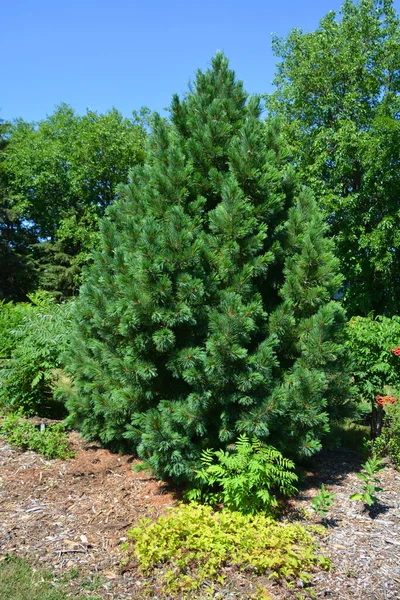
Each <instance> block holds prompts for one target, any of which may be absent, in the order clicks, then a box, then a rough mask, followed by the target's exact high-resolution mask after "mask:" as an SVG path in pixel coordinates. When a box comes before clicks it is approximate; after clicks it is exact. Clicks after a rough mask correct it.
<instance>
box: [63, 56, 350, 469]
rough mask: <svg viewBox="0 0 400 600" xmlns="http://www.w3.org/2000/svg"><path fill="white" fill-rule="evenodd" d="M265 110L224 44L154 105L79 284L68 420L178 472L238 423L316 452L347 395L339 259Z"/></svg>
mask: <svg viewBox="0 0 400 600" xmlns="http://www.w3.org/2000/svg"><path fill="white" fill-rule="evenodd" d="M260 114H261V105H260V100H259V98H257V97H251V98H248V97H247V95H246V93H245V92H244V90H243V85H242V83H241V82H240V81H237V80H236V79H235V75H234V72H233V71H231V70H229V68H228V61H227V59H226V58H225V57H224V56H223V55H222V54H221V53H218V54H217V55H216V56H215V58H214V59H213V61H212V67H211V68H210V69H209V70H207V71H206V72H204V73H202V72H198V73H197V75H196V79H195V83H194V84H193V86H192V87H191V88H190V90H189V92H188V94H187V96H186V97H185V98H184V99H183V100H180V99H179V98H178V97H177V96H175V97H174V98H173V102H172V106H171V119H170V121H167V120H165V119H162V118H160V117H159V116H156V117H155V118H154V121H153V133H152V136H151V140H150V147H149V152H148V158H147V160H146V163H145V165H144V166H138V167H136V168H135V169H134V170H133V171H132V173H131V179H130V183H129V184H128V185H127V186H124V187H123V188H121V190H120V198H119V200H118V201H117V202H116V203H115V204H114V205H113V206H112V207H111V208H110V209H109V210H108V216H107V218H106V219H104V221H103V223H102V231H101V248H100V250H99V251H98V253H97V254H96V255H95V257H94V264H93V265H92V267H91V268H90V270H88V272H87V274H86V282H85V284H84V285H83V287H82V289H81V294H80V299H79V302H78V308H77V313H76V323H77V327H76V331H75V335H74V338H73V340H72V341H71V345H70V349H69V352H68V356H67V362H68V368H69V371H70V372H71V373H72V374H73V376H74V383H73V388H72V391H71V394H70V397H69V399H68V403H67V404H68V408H69V411H70V421H71V422H73V423H74V425H78V426H79V427H80V428H81V430H82V432H83V433H84V435H85V436H87V437H90V438H97V439H100V440H101V441H102V442H104V443H113V444H118V443H121V442H122V441H124V440H125V441H126V440H127V441H128V442H129V443H130V444H131V447H133V448H135V449H136V450H137V452H138V455H139V456H140V457H142V458H144V459H145V460H146V461H147V462H148V464H150V465H151V467H152V468H153V469H154V470H155V472H156V473H157V474H159V475H160V476H164V477H172V478H174V479H175V480H190V479H192V473H193V469H194V468H195V467H196V466H198V463H199V455H200V453H201V451H202V449H204V448H206V447H213V448H218V447H225V446H226V445H228V444H230V443H232V442H233V441H234V440H235V439H236V438H237V437H238V435H239V434H240V433H246V434H248V435H249V436H253V435H256V436H258V437H259V438H260V439H262V440H267V439H268V441H269V442H270V443H274V444H275V445H276V446H278V447H279V449H281V450H283V451H284V452H286V453H291V454H297V455H307V454H311V453H312V452H315V451H316V450H318V449H319V448H320V439H321V436H322V435H323V432H324V431H326V429H327V427H328V424H329V418H330V415H334V416H337V415H340V414H341V413H342V412H343V410H344V406H345V402H344V398H343V391H344V389H345V384H346V382H345V375H344V374H343V364H342V361H341V356H342V355H343V339H342V335H343V323H344V315H343V312H342V309H341V307H340V305H339V304H338V303H337V302H335V301H334V300H332V298H333V296H334V294H335V291H336V290H337V289H338V287H339V285H340V282H341V278H340V275H338V271H337V269H338V264H337V260H336V258H335V257H334V255H333V248H332V244H331V242H330V241H329V240H327V239H326V238H325V237H324V234H325V225H324V223H323V221H322V219H321V217H320V215H319V213H318V211H317V208H316V205H315V203H314V200H313V197H312V195H311V194H310V192H308V191H307V190H305V189H304V190H301V189H298V187H297V186H296V181H295V178H294V175H293V170H292V168H291V167H290V165H289V157H288V156H287V155H286V153H285V147H284V145H283V144H282V141H281V138H280V134H279V128H278V127H277V126H274V125H271V126H268V127H266V126H265V124H264V123H263V122H262V121H261V119H260Z"/></svg>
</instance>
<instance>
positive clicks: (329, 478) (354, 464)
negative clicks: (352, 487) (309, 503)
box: [299, 449, 365, 491]
mask: <svg viewBox="0 0 400 600" xmlns="http://www.w3.org/2000/svg"><path fill="white" fill-rule="evenodd" d="M364 462H365V459H364V457H363V456H362V455H361V454H358V453H357V452H354V451H351V450H345V449H335V450H322V451H321V452H320V453H319V454H317V455H315V456H312V457H311V458H310V459H308V460H307V461H306V462H303V463H302V464H300V465H299V467H300V469H301V470H302V472H301V474H300V477H299V490H300V491H306V490H307V489H309V488H315V487H317V488H319V487H321V485H322V484H324V485H338V484H340V483H341V482H342V481H343V480H344V479H345V478H346V477H347V476H348V475H349V474H350V473H359V472H360V471H361V470H362V465H363V463H364Z"/></svg>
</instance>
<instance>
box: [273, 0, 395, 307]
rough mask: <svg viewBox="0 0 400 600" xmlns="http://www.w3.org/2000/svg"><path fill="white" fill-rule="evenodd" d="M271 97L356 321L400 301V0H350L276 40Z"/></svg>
mask: <svg viewBox="0 0 400 600" xmlns="http://www.w3.org/2000/svg"><path fill="white" fill-rule="evenodd" d="M274 51H275V54H276V55H277V56H280V57H281V59H282V62H280V63H279V65H278V72H277V75H276V79H275V84H276V86H277V91H276V92H275V94H273V96H272V97H270V98H269V100H268V102H269V108H270V112H271V114H272V115H274V116H276V115H279V116H281V117H282V120H283V127H284V128H285V129H286V133H287V136H288V140H290V142H291V143H292V146H293V152H294V155H295V157H296V161H297V162H298V165H299V172H300V175H301V177H302V178H303V181H304V182H306V183H307V184H308V185H310V186H311V187H312V189H313V190H314V193H315V195H316V198H317V200H318V202H319V204H320V205H321V207H322V208H323V209H324V212H325V216H326V219H327V220H328V222H329V224H330V225H331V232H332V234H333V235H334V237H335V238H336V242H337V248H338V253H339V257H340V260H341V270H342V273H343V275H344V277H345V286H344V288H343V292H344V300H345V304H346V306H347V308H348V311H349V312H350V313H353V314H361V315H365V314H367V313H368V312H370V311H371V310H375V311H376V312H378V313H385V314H388V315H390V314H393V313H395V312H397V311H398V307H399V304H400V211H399V201H398V190H399V187H400V121H399V116H400V104H399V91H400V28H399V19H398V15H397V13H396V11H395V9H394V6H393V1H392V0H360V1H359V2H352V1H351V0H346V1H345V2H344V4H343V7H342V9H341V16H340V18H339V19H337V16H336V14H335V13H334V12H330V13H328V15H327V16H326V17H324V18H323V19H322V20H321V22H320V25H319V27H318V29H317V30H316V31H314V32H312V33H302V32H301V31H300V30H297V29H294V30H292V31H291V32H290V34H289V35H288V37H287V38H286V39H277V38H276V39H275V40H274Z"/></svg>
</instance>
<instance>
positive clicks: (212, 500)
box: [186, 435, 297, 514]
mask: <svg viewBox="0 0 400 600" xmlns="http://www.w3.org/2000/svg"><path fill="white" fill-rule="evenodd" d="M201 462H202V469H200V470H199V471H197V472H196V478H197V480H199V481H200V483H201V486H200V487H199V488H195V489H192V490H190V491H188V492H187V493H186V498H187V499H188V500H196V501H203V502H206V503H207V504H211V505H216V504H223V505H224V506H225V507H226V508H229V509H231V510H236V511H239V512H241V513H243V514H256V513H257V512H260V511H265V512H267V513H269V512H272V511H273V510H274V509H275V508H276V507H277V506H278V501H277V498H276V493H277V492H279V493H280V494H282V495H283V496H292V495H294V494H296V493H297V489H296V487H295V485H294V484H295V482H296V481H297V475H296V474H295V473H294V472H293V469H294V467H295V465H294V463H293V462H292V461H291V460H289V459H287V458H284V457H283V456H282V454H281V453H280V452H279V451H278V450H276V448H273V447H272V446H266V445H264V444H262V443H261V442H260V440H258V439H257V438H253V439H252V440H251V441H250V440H249V438H248V437H247V436H246V435H241V436H240V437H239V439H238V440H237V442H236V444H235V445H234V447H233V449H232V450H231V451H224V450H216V451H215V450H212V449H207V450H204V451H203V453H202V456H201Z"/></svg>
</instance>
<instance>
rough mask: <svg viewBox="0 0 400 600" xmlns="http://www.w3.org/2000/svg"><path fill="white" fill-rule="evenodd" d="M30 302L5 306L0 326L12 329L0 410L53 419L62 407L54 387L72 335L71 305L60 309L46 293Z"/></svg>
mask: <svg viewBox="0 0 400 600" xmlns="http://www.w3.org/2000/svg"><path fill="white" fill-rule="evenodd" d="M31 299H32V302H33V303H32V304H25V305H23V306H22V307H21V306H16V307H13V306H11V305H3V306H2V309H3V311H2V315H3V317H2V319H1V322H2V323H3V324H4V328H5V326H6V324H7V323H9V324H10V325H11V326H13V328H12V329H8V330H7V333H6V337H7V340H8V341H7V343H6V344H5V345H4V348H3V351H4V353H3V356H2V357H0V408H1V409H2V410H3V411H4V410H6V411H7V410H11V411H13V410H22V411H23V412H24V413H25V414H42V415H44V414H49V415H52V414H53V415H54V414H55V413H56V411H57V410H60V407H57V405H56V404H54V401H53V392H52V384H53V383H54V381H55V379H56V378H57V375H58V373H59V371H58V369H59V368H60V367H61V361H60V358H59V356H60V353H61V352H62V351H63V350H64V348H65V345H66V342H67V339H68V335H69V329H70V315H71V308H72V303H68V304H63V305H57V304H55V301H54V300H53V299H52V298H51V297H50V296H49V295H46V294H43V293H42V294H40V295H35V296H31ZM14 311H15V312H14ZM7 352H8V356H7Z"/></svg>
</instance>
